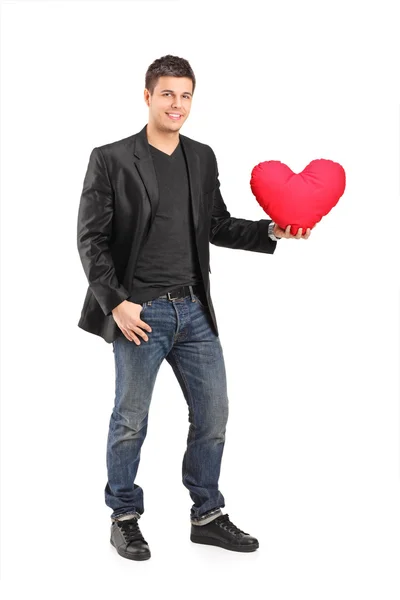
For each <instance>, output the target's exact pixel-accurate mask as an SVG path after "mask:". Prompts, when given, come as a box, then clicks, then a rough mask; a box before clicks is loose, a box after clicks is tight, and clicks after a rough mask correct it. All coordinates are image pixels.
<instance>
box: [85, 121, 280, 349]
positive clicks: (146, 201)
mask: <svg viewBox="0 0 400 600" xmlns="http://www.w3.org/2000/svg"><path fill="white" fill-rule="evenodd" d="M146 128H147V124H146V125H145V126H144V127H143V129H142V130H141V131H139V132H138V133H136V134H134V135H131V136H129V137H127V138H124V139H122V140H118V141H116V142H112V143H109V144H105V145H103V146H98V147H96V148H94V149H93V150H92V152H91V154H90V158H89V164H88V167H87V171H86V175H85V178H84V183H83V190H82V195H81V199H80V205H79V211H78V228H77V229H78V238H77V239H78V252H79V255H80V258H81V262H82V265H83V269H84V271H85V274H86V277H87V280H88V283H89V287H88V289H87V292H86V297H85V300H84V303H83V308H82V313H81V317H80V319H79V322H78V327H80V328H82V329H84V330H85V331H88V332H90V333H93V334H95V335H99V336H101V337H102V338H103V339H104V340H105V341H106V342H108V343H111V342H113V341H114V340H115V339H116V337H117V336H118V335H119V334H120V330H119V328H118V325H117V324H116V322H115V321H114V318H113V316H112V313H111V310H112V309H113V308H115V307H116V306H117V305H118V304H120V302H122V301H123V300H125V299H126V298H128V297H129V296H130V295H131V290H130V286H131V282H132V281H133V274H134V271H135V264H136V261H137V258H138V256H139V253H140V249H141V247H142V245H143V243H144V242H145V240H146V237H147V235H148V233H149V230H150V227H151V224H152V221H153V219H154V216H155V214H156V212H157V206H158V201H159V196H158V186H157V179H156V173H155V170H154V166H153V161H152V157H151V154H150V148H149V143H148V140H147V135H146ZM179 137H180V140H181V144H182V149H183V152H184V154H185V157H186V161H187V165H188V177H189V188H190V199H191V203H192V209H193V218H194V227H195V238H196V245H197V250H198V255H199V261H200V267H201V274H202V277H203V281H204V287H205V290H206V293H207V303H208V306H209V309H210V314H211V318H212V322H213V325H214V327H215V332H216V334H217V335H219V333H218V326H217V321H216V317H215V313H214V307H213V304H212V300H211V295H210V281H209V272H210V273H211V269H210V262H209V242H211V243H212V244H215V245H216V246H224V247H226V248H236V249H240V250H251V251H253V252H264V253H268V254H273V252H274V251H275V248H276V244H277V242H275V241H273V240H271V238H270V237H269V236H268V225H269V223H270V222H271V220H270V219H260V220H259V221H250V220H247V219H240V218H235V217H231V216H230V213H229V212H228V210H227V208H226V205H225V203H224V201H223V199H222V196H221V192H220V190H219V187H220V183H219V179H218V175H219V173H218V166H217V161H216V157H215V154H214V152H213V150H212V149H211V147H210V146H208V145H207V144H203V143H201V142H197V141H195V140H193V139H191V138H189V137H186V136H185V135H181V134H179Z"/></svg>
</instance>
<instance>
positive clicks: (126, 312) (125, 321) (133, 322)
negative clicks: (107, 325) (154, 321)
mask: <svg viewBox="0 0 400 600" xmlns="http://www.w3.org/2000/svg"><path fill="white" fill-rule="evenodd" d="M111 312H112V316H113V317H114V321H115V322H116V324H117V325H118V327H119V328H120V330H121V331H122V333H123V334H124V336H125V337H126V338H127V339H128V340H129V341H130V342H135V344H136V345H137V346H139V345H140V340H139V338H138V337H137V335H139V336H140V337H141V338H143V339H144V341H145V342H147V341H148V340H149V338H148V336H147V335H146V333H145V332H144V331H143V330H144V329H145V330H146V331H149V332H151V327H150V325H148V324H147V323H146V322H145V321H142V319H141V318H140V313H141V312H142V305H141V304H135V303H134V302H130V301H129V300H124V301H123V302H121V304H118V306H116V307H115V308H113V310H112V311H111ZM135 334H137V335H135Z"/></svg>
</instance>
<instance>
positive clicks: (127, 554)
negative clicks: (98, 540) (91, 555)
mask: <svg viewBox="0 0 400 600" xmlns="http://www.w3.org/2000/svg"><path fill="white" fill-rule="evenodd" d="M110 543H111V545H112V546H114V548H115V549H116V550H117V553H118V554H119V555H120V556H123V557H124V558H129V560H147V559H149V558H150V557H151V552H150V551H149V552H148V553H147V554H138V555H136V556H132V554H131V553H130V552H125V551H124V550H118V549H117V548H116V547H115V544H114V542H113V541H112V538H110Z"/></svg>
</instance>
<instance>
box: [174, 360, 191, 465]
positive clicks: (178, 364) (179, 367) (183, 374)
mask: <svg viewBox="0 0 400 600" xmlns="http://www.w3.org/2000/svg"><path fill="white" fill-rule="evenodd" d="M171 356H172V357H173V358H174V360H175V362H176V366H177V368H178V371H179V373H180V375H181V377H182V379H183V381H184V383H185V387H186V392H187V395H188V398H189V400H190V406H189V408H190V409H191V410H192V414H193V415H194V405H193V402H192V394H191V392H190V388H189V385H188V382H187V381H186V377H185V373H184V371H183V370H182V368H181V364H180V362H179V359H178V356H177V354H175V352H174V350H173V349H172V350H171ZM185 475H187V472H185V473H184V474H183V477H185Z"/></svg>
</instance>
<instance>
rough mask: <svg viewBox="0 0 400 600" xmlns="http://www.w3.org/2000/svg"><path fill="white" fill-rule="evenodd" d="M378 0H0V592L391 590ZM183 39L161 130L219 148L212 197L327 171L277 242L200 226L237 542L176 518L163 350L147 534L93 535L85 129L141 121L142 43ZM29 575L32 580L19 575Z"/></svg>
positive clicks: (388, 268)
mask: <svg viewBox="0 0 400 600" xmlns="http://www.w3.org/2000/svg"><path fill="white" fill-rule="evenodd" d="M395 7H396V3H394V2H380V3H379V5H378V3H377V2H375V3H372V2H369V3H361V2H356V1H353V2H349V0H346V1H339V2H338V1H336V2H321V1H320V2H300V3H296V2H282V1H281V2H274V3H268V2H261V1H260V2H251V1H249V0H246V2H242V3H231V4H229V3H225V2H217V1H216V0H213V1H212V2H204V0H202V2H201V3H200V2H183V1H182V2H179V1H176V2H173V1H171V2H168V1H167V2H153V1H147V2H139V1H126V2H90V1H88V2H4V3H3V4H2V30H1V37H2V47H1V83H2V95H1V127H2V137H1V199H2V203H1V211H2V213H1V216H2V218H1V284H2V285H1V292H2V295H1V309H2V310H1V331H2V336H1V342H2V347H1V350H2V395H1V417H2V418H1V425H2V430H1V441H2V446H1V532H2V536H1V543H2V546H1V577H2V579H1V584H2V591H3V598H4V599H7V600H8V599H17V598H18V599H20V598H22V597H23V595H22V594H29V596H32V595H36V594H38V597H40V598H41V599H42V600H44V599H47V598H51V599H54V598H57V599H64V598H65V599H67V598H68V599H69V598H71V594H74V595H75V597H77V598H87V597H88V595H89V594H91V596H92V597H93V598H103V597H104V598H106V597H107V598H117V597H120V598H122V597H130V598H131V597H136V598H158V597H164V596H165V595H167V596H169V595H170V596H171V597H172V596H173V597H174V598H177V599H181V598H182V599H183V598H185V599H186V598H192V599H200V598H201V599H202V600H204V599H205V598H209V599H214V598H221V597H224V598H243V597H246V598H269V599H271V600H283V599H285V600H295V599H297V598H299V597H304V598H307V599H308V600H314V599H315V600H320V599H321V598H323V599H324V600H330V599H332V600H333V599H334V600H337V599H338V598H341V600H345V599H346V600H354V599H355V598H363V600H367V599H368V600H369V599H374V600H375V599H377V600H378V599H379V600H380V599H382V598H385V600H395V599H396V600H398V598H399V592H400V582H399V572H398V567H399V558H400V556H399V555H400V552H399V532H400V527H399V525H400V522H399V521H400V519H399V496H400V494H399V471H400V469H399V308H400V302H399V300H400V293H399V266H398V265H399V263H398V252H399V244H398V238H399V231H398V223H399V115H400V108H399V87H398V81H399V78H398V73H399V61H398V57H399V56H400V50H399V43H398V27H397V24H398V23H397V20H396V19H395V17H394V14H395V13H394V9H395ZM165 54H174V55H178V56H181V57H183V58H186V59H187V60H189V62H190V64H191V66H192V68H193V70H194V72H195V75H196V78H197V87H196V90H195V94H194V99H193V103H192V111H191V114H190V116H189V119H188V121H187V122H186V123H185V125H184V126H183V128H182V130H181V133H182V134H184V135H187V136H189V137H192V138H194V139H196V140H199V141H201V142H204V143H207V144H209V145H210V146H211V147H212V148H213V150H214V151H215V153H216V156H217V159H218V165H219V172H220V182H221V193H222V195H223V198H224V200H225V202H226V204H227V207H228V210H229V211H230V212H231V215H232V216H236V217H244V218H248V219H254V220H258V219H261V218H267V216H266V215H265V213H264V212H263V211H262V209H261V207H260V206H259V204H258V203H257V201H256V200H255V198H254V196H253V195H252V193H251V189H250V185H249V180H250V173H251V170H252V168H253V167H254V166H255V165H256V164H258V163H259V162H262V161H264V160H281V161H283V162H285V163H286V164H288V165H289V166H290V167H291V168H292V169H293V170H294V171H295V172H299V171H301V170H302V169H303V168H304V167H305V166H306V165H307V163H308V162H309V161H310V160H312V159H314V158H329V159H332V160H335V161H338V162H340V163H341V164H342V165H343V167H344V168H345V170H346V175H347V187H346V191H345V194H344V195H343V197H342V198H341V199H340V201H339V203H338V205H337V206H336V207H335V208H334V209H333V210H332V211H331V213H330V214H329V215H328V216H327V217H325V218H324V219H323V220H322V221H321V222H320V223H319V224H318V225H317V227H316V228H315V230H314V231H313V232H312V234H311V237H310V238H309V239H308V240H307V241H304V240H281V241H280V242H278V247H277V249H276V252H275V254H274V255H272V256H271V255H267V254H261V253H255V252H245V251H238V250H229V249H226V248H219V247H216V246H212V245H211V248H210V251H211V268H212V274H211V293H212V298H213V302H214V307H215V310H216V315H217V320H218V324H219V328H220V338H221V343H222V345H223V349H224V355H225V361H226V369H227V375H228V390H229V399H230V416H229V423H228V428H227V437H226V444H225V450H224V456H223V463H222V472H221V477H220V490H221V491H222V493H223V495H224V497H225V500H226V506H225V509H224V512H227V513H228V514H229V516H230V518H231V519H232V520H233V522H234V523H236V524H237V525H238V526H239V527H240V528H242V529H244V530H245V531H248V532H250V533H251V534H252V535H255V536H256V537H257V538H258V539H259V542H260V548H259V549H258V550H257V551H256V552H253V553H249V554H243V553H238V552H231V551H227V550H224V549H221V548H217V547H213V546H199V545H196V544H193V543H192V542H190V540H189V533H190V524H189V511H190V507H191V505H192V501H191V499H190V497H189V493H188V491H187V490H186V488H184V486H183V484H182V482H181V462H182V458H183V453H184V450H185V447H186V437H187V432H188V420H187V408H186V404H185V400H184V397H183V395H182V393H181V390H180V387H179V384H178V382H177V381H176V380H175V378H174V375H173V372H172V369H171V368H170V367H169V365H168V364H167V363H166V362H164V363H163V365H162V368H161V370H160V373H159V376H158V379H157V382H156V387H155V390H154V395H153V399H152V405H151V409H150V418H149V429H148V434H147V438H146V440H145V443H144V446H143V449H142V458H141V463H140V467H139V471H138V475H137V478H136V482H137V483H138V484H140V485H141V486H142V487H143V488H144V502H145V513H144V514H143V516H142V518H141V520H140V526H141V529H142V532H143V533H144V536H145V538H146V539H147V541H148V542H149V544H150V548H151V551H152V557H151V559H150V560H148V561H144V562H143V563H138V562H134V561H129V560H125V559H123V558H121V557H119V556H118V554H117V553H116V551H115V549H114V548H113V547H112V546H111V545H110V543H109V527H110V519H109V515H110V513H111V511H110V509H109V508H108V507H107V506H106V505H105V503H104V487H105V484H106V464H105V451H106V437H107V433H108V422H109V417H110V414H111V410H112V406H113V401H114V362H113V353H112V346H111V345H109V344H107V343H105V342H104V340H102V339H101V338H99V337H97V336H94V335H91V334H89V333H87V332H84V331H82V330H81V329H79V328H78V327H77V322H78V320H79V317H80V312H81V308H82V305H83V300H84V296H85V293H86V289H87V282H86V279H85V275H84V272H83V268H82V265H81V263H80V259H79V255H78V251H77V246H76V221H77V211H78V205H79V198H80V193H81V189H82V184H83V177H84V174H85V171H86V167H87V163H88V159H89V154H90V151H91V150H92V148H93V147H95V146H99V145H102V144H105V143H108V142H112V141H115V140H118V139H121V138H123V137H127V136H129V135H132V134H133V133H136V132H138V131H139V130H140V129H142V127H143V126H144V125H145V124H146V123H147V118H148V109H147V107H146V105H145V102H144V99H143V91H144V76H145V72H146V70H147V68H148V66H149V65H150V64H151V63H152V62H153V60H155V59H156V58H159V57H161V56H163V55H165ZM39 594H40V596H39Z"/></svg>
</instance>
